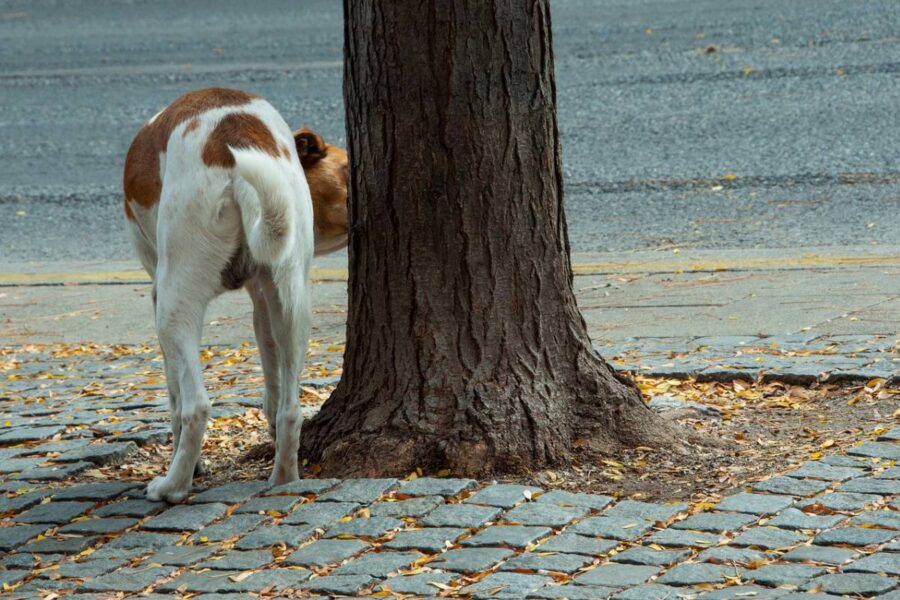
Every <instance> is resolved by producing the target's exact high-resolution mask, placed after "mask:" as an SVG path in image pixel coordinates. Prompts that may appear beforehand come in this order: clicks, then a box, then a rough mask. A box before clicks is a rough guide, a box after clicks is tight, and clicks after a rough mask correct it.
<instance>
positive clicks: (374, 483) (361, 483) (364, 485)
mask: <svg viewBox="0 0 900 600" xmlns="http://www.w3.org/2000/svg"><path fill="white" fill-rule="evenodd" d="M397 483H398V482H397V480H396V479H348V480H346V481H344V482H343V483H341V484H339V485H338V486H337V487H336V488H334V489H333V490H331V491H330V492H326V493H324V494H322V495H321V496H319V498H318V501H331V502H358V503H360V504H369V503H370V502H374V501H375V500H377V499H378V498H380V497H381V496H383V495H384V494H386V493H387V492H388V491H390V490H392V489H393V488H395V487H396V486H397Z"/></svg>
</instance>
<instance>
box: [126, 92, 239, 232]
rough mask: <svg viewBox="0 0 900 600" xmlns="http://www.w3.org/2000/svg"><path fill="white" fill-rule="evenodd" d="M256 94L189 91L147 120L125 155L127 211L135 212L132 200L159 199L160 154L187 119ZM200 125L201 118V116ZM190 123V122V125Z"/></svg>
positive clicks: (144, 203) (143, 202)
mask: <svg viewBox="0 0 900 600" xmlns="http://www.w3.org/2000/svg"><path fill="white" fill-rule="evenodd" d="M254 98H256V96H254V95H253V94H248V93H247V92H242V91H240V90H229V89H224V88H209V89H205V90H197V91H195V92H190V93H188V94H185V95H184V96H182V97H180V98H178V99H177V100H175V101H174V102H172V104H170V105H169V106H168V107H166V109H165V110H163V111H162V112H161V113H160V114H159V115H157V117H156V119H154V120H153V122H152V123H147V124H146V125H144V126H143V127H142V128H141V130H140V131H139V132H138V134H137V136H135V138H134V141H133V142H132V143H131V147H130V148H128V154H127V155H126V156H125V174H124V177H123V187H124V189H125V198H126V200H125V202H126V204H125V214H126V216H128V218H129V219H133V218H134V214H133V213H132V212H131V209H130V208H129V207H128V200H129V199H130V200H133V201H135V202H137V203H138V204H140V205H141V206H143V207H144V208H150V207H151V206H153V205H154V204H156V203H157V202H159V194H160V192H161V191H162V180H161V179H160V175H159V155H160V153H162V152H165V151H166V146H167V145H168V143H169V137H170V136H171V135H172V131H173V130H174V129H175V128H176V127H178V126H179V125H180V124H181V123H183V122H185V121H187V120H188V119H194V118H196V117H197V116H199V115H201V114H203V113H204V112H206V111H208V110H211V109H213V108H222V107H224V106H243V105H244V104H248V103H249V102H250V101H252V100H253V99H254ZM198 125H199V120H198ZM189 127H190V125H189Z"/></svg>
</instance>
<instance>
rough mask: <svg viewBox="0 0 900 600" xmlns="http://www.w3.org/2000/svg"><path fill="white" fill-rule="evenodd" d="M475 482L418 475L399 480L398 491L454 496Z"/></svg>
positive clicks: (411, 493)
mask: <svg viewBox="0 0 900 600" xmlns="http://www.w3.org/2000/svg"><path fill="white" fill-rule="evenodd" d="M477 483H478V482H477V481H475V480H474V479H451V478H446V479H439V478H435V477H419V478H418V479H413V480H412V481H403V482H401V483H400V491H401V492H403V493H404V494H408V495H410V496H456V495H457V494H460V493H462V492H464V491H465V490H469V489H472V488H474V487H475V486H476V485H477Z"/></svg>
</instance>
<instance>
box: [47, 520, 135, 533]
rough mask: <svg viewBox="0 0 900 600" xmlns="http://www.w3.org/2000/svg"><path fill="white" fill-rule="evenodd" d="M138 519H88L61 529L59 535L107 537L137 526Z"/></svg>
mask: <svg viewBox="0 0 900 600" xmlns="http://www.w3.org/2000/svg"><path fill="white" fill-rule="evenodd" d="M137 523H138V520H137V519H129V518H127V517H123V518H116V517H110V518H106V519H86V520H84V521H78V522H76V523H70V524H68V525H66V526H64V527H60V528H59V533H82V534H87V535H107V534H110V533H118V532H120V531H125V530H126V529H128V528H129V527H133V526H134V525H137Z"/></svg>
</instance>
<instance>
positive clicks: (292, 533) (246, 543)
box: [234, 525, 316, 550]
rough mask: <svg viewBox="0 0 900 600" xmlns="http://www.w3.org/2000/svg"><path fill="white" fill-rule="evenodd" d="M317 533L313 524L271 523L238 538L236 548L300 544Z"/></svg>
mask: <svg viewBox="0 0 900 600" xmlns="http://www.w3.org/2000/svg"><path fill="white" fill-rule="evenodd" d="M315 533H316V528H315V527H313V526H312V525H298V526H292V525H269V526H266V527H261V528H259V529H256V530H254V531H251V532H250V533H248V534H247V535H245V536H244V537H242V538H241V539H239V540H238V542H237V544H235V545H234V547H235V548H237V549H239V550H256V549H257V548H271V547H272V546H277V545H279V544H285V545H286V546H299V545H300V544H302V543H303V542H305V541H306V540H308V539H309V538H311V537H312V536H313V535H314V534H315Z"/></svg>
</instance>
